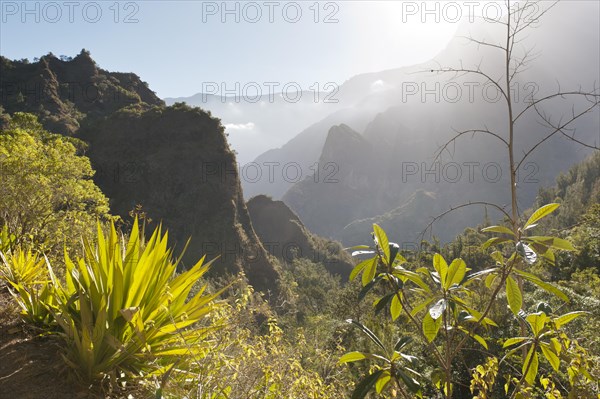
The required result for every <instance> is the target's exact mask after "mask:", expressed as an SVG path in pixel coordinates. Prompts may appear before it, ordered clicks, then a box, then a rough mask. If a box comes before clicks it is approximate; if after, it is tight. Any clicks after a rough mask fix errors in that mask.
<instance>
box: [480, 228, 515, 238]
mask: <svg viewBox="0 0 600 399" xmlns="http://www.w3.org/2000/svg"><path fill="white" fill-rule="evenodd" d="M481 231H482V232H484V233H502V234H510V235H511V236H514V235H515V233H514V232H513V231H512V230H511V229H509V228H508V227H505V226H490V227H486V228H484V229H481Z"/></svg>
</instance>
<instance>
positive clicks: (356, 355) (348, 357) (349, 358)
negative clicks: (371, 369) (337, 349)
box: [338, 352, 369, 364]
mask: <svg viewBox="0 0 600 399" xmlns="http://www.w3.org/2000/svg"><path fill="white" fill-rule="evenodd" d="M368 357H369V354H368V353H364V352H348V353H346V354H345V355H344V356H342V357H341V358H340V360H339V361H338V363H339V364H343V363H351V362H358V361H360V360H364V359H367V358H368Z"/></svg>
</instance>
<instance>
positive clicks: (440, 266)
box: [433, 254, 448, 286]
mask: <svg viewBox="0 0 600 399" xmlns="http://www.w3.org/2000/svg"><path fill="white" fill-rule="evenodd" d="M433 267H434V268H435V270H436V271H437V272H438V275H439V276H440V281H441V284H442V286H444V285H445V282H446V276H447V274H448V264H447V263H446V260H445V259H444V257H443V256H442V255H440V254H435V255H433Z"/></svg>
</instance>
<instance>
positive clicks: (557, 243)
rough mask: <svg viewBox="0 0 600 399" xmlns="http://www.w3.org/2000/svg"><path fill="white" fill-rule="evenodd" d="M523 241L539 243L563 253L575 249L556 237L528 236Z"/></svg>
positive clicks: (567, 242)
mask: <svg viewBox="0 0 600 399" xmlns="http://www.w3.org/2000/svg"><path fill="white" fill-rule="evenodd" d="M524 240H526V241H530V242H534V243H539V244H542V245H544V246H546V247H551V248H554V249H562V250H564V251H575V247H574V246H573V244H571V243H570V242H569V241H567V240H564V239H562V238H558V237H549V236H529V237H525V238H524Z"/></svg>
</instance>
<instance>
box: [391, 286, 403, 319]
mask: <svg viewBox="0 0 600 399" xmlns="http://www.w3.org/2000/svg"><path fill="white" fill-rule="evenodd" d="M398 295H401V294H400V293H396V294H395V295H394V297H393V298H392V303H391V304H390V314H391V315H392V320H393V321H396V319H397V318H398V317H400V314H401V313H402V303H400V299H399V298H398Z"/></svg>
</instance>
